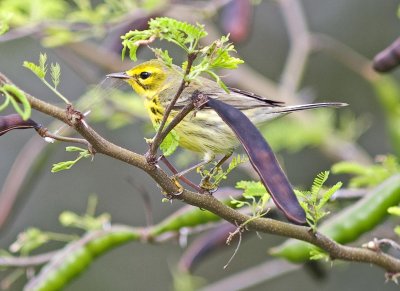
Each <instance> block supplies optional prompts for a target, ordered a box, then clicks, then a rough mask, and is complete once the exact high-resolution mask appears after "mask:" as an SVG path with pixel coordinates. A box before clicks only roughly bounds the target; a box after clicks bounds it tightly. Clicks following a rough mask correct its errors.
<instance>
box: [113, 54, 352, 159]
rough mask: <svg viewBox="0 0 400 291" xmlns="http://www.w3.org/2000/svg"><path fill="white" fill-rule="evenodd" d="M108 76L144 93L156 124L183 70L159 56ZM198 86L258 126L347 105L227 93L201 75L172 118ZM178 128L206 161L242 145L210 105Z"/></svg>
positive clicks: (183, 141) (182, 138)
mask: <svg viewBox="0 0 400 291" xmlns="http://www.w3.org/2000/svg"><path fill="white" fill-rule="evenodd" d="M107 76H108V77H112V78H119V79H123V80H125V81H126V82H128V83H129V84H130V85H131V86H132V88H133V90H135V92H136V93H137V94H138V95H140V96H141V97H143V100H144V106H145V107H146V109H147V111H148V114H149V116H150V119H151V122H152V123H153V125H155V126H156V125H157V124H159V123H160V122H161V120H162V118H163V114H164V110H165V108H166V107H167V106H168V104H169V103H170V102H171V100H172V99H173V98H174V96H175V93H176V92H177V91H178V88H179V86H180V84H181V80H182V77H183V72H182V70H181V69H180V68H179V67H177V66H175V65H173V66H172V67H168V66H167V65H165V64H164V63H163V62H162V61H160V60H156V59H155V60H150V61H147V62H144V63H142V64H140V65H137V66H135V67H133V68H132V69H130V70H128V71H126V72H122V73H114V74H110V75H107ZM196 90H198V91H200V92H201V93H203V94H204V95H206V96H208V97H210V98H216V99H218V100H220V101H222V102H224V103H227V104H229V105H231V106H233V107H236V108H237V109H240V110H241V111H242V112H243V113H244V114H245V115H246V116H247V117H248V118H249V119H250V120H251V122H253V123H254V124H255V125H256V126H258V125H261V124H264V123H265V122H267V121H269V120H271V119H274V118H277V117H279V116H282V115H285V114H288V113H290V112H293V111H297V110H306V109H312V108H319V107H341V106H345V105H346V104H345V103H338V102H331V103H315V104H303V105H294V106H284V105H283V103H282V102H280V101H274V100H269V99H266V98H264V97H261V96H258V95H256V94H254V93H250V92H245V91H242V90H239V89H234V88H229V90H230V92H229V93H227V92H225V91H224V90H223V89H222V88H221V87H220V86H219V85H218V84H217V83H216V82H214V81H212V80H209V79H206V78H203V77H199V78H197V79H196V80H194V81H192V82H191V83H190V85H189V86H188V87H186V88H185V89H184V91H183V92H182V94H181V96H180V97H179V98H178V100H177V102H176V104H175V106H174V109H173V110H172V112H171V114H170V117H169V120H171V119H172V118H173V117H174V116H175V115H176V114H177V113H178V112H179V109H181V108H183V107H184V106H185V105H186V104H188V103H189V102H191V97H192V94H193V92H195V91H196ZM175 131H176V133H177V134H178V135H179V145H180V146H181V147H183V148H186V149H188V150H191V151H194V152H198V153H202V154H204V160H205V161H206V162H209V161H211V160H213V159H214V158H215V155H217V154H223V155H225V156H226V157H229V156H230V155H231V154H232V152H233V150H234V149H235V148H236V147H237V146H238V145H239V141H238V139H237V138H236V136H235V134H234V133H233V131H232V130H231V129H230V128H229V127H228V126H227V125H226V124H225V123H224V122H223V121H222V119H221V118H220V117H219V116H218V114H217V113H216V112H215V111H214V110H212V109H210V108H207V107H206V108H204V109H202V110H200V111H198V112H196V114H195V115H190V114H189V115H188V116H186V117H185V118H184V119H183V120H182V121H181V122H180V123H179V124H178V125H177V126H176V127H175Z"/></svg>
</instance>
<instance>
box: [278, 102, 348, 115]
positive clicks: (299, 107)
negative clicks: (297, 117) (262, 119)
mask: <svg viewBox="0 0 400 291" xmlns="http://www.w3.org/2000/svg"><path fill="white" fill-rule="evenodd" d="M347 105H348V104H347V103H342V102H323V103H312V104H301V105H289V106H282V107H275V108H274V110H273V113H290V112H293V111H300V110H308V109H314V108H323V107H333V108H339V107H344V106H347Z"/></svg>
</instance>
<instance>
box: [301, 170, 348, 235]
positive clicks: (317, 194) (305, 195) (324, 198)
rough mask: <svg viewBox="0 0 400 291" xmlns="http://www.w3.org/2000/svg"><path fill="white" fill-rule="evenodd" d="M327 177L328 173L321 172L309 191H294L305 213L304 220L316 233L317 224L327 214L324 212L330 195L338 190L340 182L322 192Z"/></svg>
mask: <svg viewBox="0 0 400 291" xmlns="http://www.w3.org/2000/svg"><path fill="white" fill-rule="evenodd" d="M328 177H329V171H324V172H321V173H319V174H318V175H317V177H315V179H314V182H313V184H312V186H311V191H299V190H295V194H296V196H297V197H298V198H300V199H299V202H300V205H301V207H303V209H304V210H305V212H306V219H307V222H308V224H309V225H310V226H311V228H312V229H313V231H316V229H317V224H318V222H319V221H320V220H321V219H322V218H323V217H325V216H326V215H328V214H329V212H327V211H325V210H324V207H325V205H326V204H327V203H328V201H329V200H330V198H331V197H332V195H333V194H334V193H335V192H336V191H337V190H339V189H340V187H341V186H342V183H341V182H338V183H336V184H335V185H334V186H332V187H330V188H329V189H328V190H326V191H322V187H323V186H324V183H325V182H326V180H327V179H328Z"/></svg>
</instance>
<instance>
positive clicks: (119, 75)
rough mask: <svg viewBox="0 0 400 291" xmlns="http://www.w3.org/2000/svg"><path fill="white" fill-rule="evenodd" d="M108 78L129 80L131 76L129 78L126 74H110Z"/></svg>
mask: <svg viewBox="0 0 400 291" xmlns="http://www.w3.org/2000/svg"><path fill="white" fill-rule="evenodd" d="M107 78H116V79H129V78H130V76H128V74H127V73H126V72H119V73H112V74H108V75H107Z"/></svg>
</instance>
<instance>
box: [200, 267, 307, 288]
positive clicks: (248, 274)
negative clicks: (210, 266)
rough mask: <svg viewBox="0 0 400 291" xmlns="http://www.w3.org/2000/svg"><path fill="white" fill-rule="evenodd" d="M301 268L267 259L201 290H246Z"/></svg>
mask: <svg viewBox="0 0 400 291" xmlns="http://www.w3.org/2000/svg"><path fill="white" fill-rule="evenodd" d="M300 268H301V265H295V264H291V263H288V262H285V261H282V260H272V261H267V262H265V263H262V264H260V265H258V266H255V267H251V268H247V269H246V270H244V271H241V272H239V273H236V274H233V275H232V276H230V277H225V278H223V279H221V280H219V281H217V282H214V283H211V284H209V285H208V286H206V287H204V288H202V289H201V291H220V290H245V289H246V288H249V287H251V286H255V285H257V284H260V283H261V282H265V281H269V280H271V279H276V278H278V277H280V276H283V275H285V274H287V273H291V272H294V271H296V270H298V269H300Z"/></svg>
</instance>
